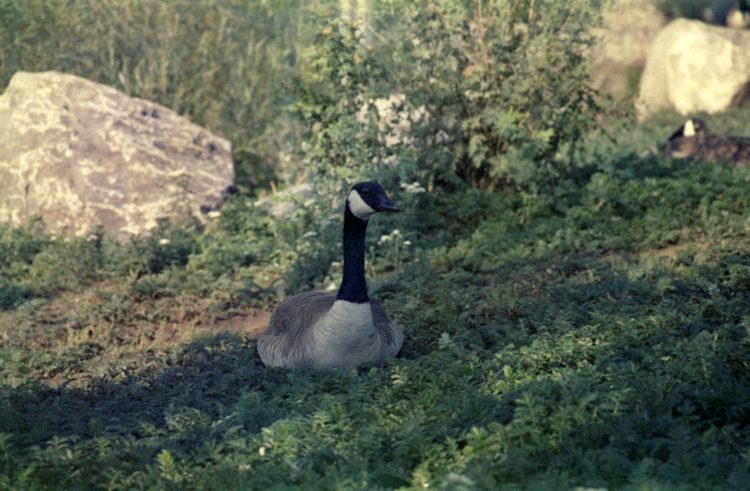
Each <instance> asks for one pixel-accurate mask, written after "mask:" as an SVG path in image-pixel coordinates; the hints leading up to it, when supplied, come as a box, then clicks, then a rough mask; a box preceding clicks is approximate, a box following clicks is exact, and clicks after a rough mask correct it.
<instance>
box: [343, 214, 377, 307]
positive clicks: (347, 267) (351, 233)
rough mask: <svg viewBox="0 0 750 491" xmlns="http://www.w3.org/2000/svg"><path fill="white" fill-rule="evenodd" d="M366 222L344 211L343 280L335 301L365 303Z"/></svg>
mask: <svg viewBox="0 0 750 491" xmlns="http://www.w3.org/2000/svg"><path fill="white" fill-rule="evenodd" d="M366 231H367V221H365V220H360V219H359V218H357V217H356V216H354V214H353V213H352V212H351V210H349V203H347V204H346V210H345V211H344V278H343V280H342V281H341V288H339V293H338V295H337V296H336V299H337V300H346V301H348V302H353V303H365V302H368V301H369V300H370V299H369V297H368V296H367V282H366V281H365V232H366Z"/></svg>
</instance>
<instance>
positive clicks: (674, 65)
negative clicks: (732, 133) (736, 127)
mask: <svg viewBox="0 0 750 491" xmlns="http://www.w3.org/2000/svg"><path fill="white" fill-rule="evenodd" d="M748 89H750V31H746V30H738V29H730V28H726V27H719V26H712V25H708V24H705V23H703V22H699V21H691V20H685V19H678V20H675V21H673V22H671V23H670V24H668V25H667V26H666V27H665V28H664V29H662V31H661V32H660V33H659V34H658V35H657V36H656V38H655V39H654V41H653V43H652V44H651V49H650V51H649V54H648V60H647V61H646V67H645V68H644V70H643V76H642V77H641V86H640V94H639V96H638V101H637V104H636V107H637V111H638V117H639V119H644V118H646V117H648V116H649V115H651V114H653V113H655V112H657V111H660V110H662V109H675V110H677V111H678V112H679V113H681V114H685V115H687V114H691V113H695V112H707V113H715V112H720V111H724V110H726V109H728V108H730V107H733V106H738V105H740V104H742V102H744V100H745V99H746V98H747V96H748Z"/></svg>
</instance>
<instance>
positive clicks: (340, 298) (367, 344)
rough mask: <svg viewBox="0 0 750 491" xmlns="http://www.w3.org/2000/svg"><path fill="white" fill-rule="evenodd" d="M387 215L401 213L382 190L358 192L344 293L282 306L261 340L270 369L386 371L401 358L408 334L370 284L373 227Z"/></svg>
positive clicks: (348, 213) (349, 206) (372, 187)
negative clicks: (372, 294)
mask: <svg viewBox="0 0 750 491" xmlns="http://www.w3.org/2000/svg"><path fill="white" fill-rule="evenodd" d="M381 211H399V210H398V208H396V206H395V205H394V204H393V202H392V201H391V200H390V198H388V196H387V194H386V193H385V191H384V190H383V188H382V187H381V186H380V185H379V184H377V183H372V182H364V183H359V184H357V185H355V186H354V187H353V188H352V190H351V191H350V192H349V194H348V196H347V200H346V205H345V209H344V233H343V249H344V251H343V252H344V272H343V278H342V282H341V287H340V288H339V291H338V293H336V294H333V293H324V292H306V293H301V294H298V295H295V296H294V297H292V298H290V299H288V300H286V301H284V302H282V303H281V305H279V307H278V308H277V309H276V311H275V312H274V313H273V315H272V316H271V321H270V324H269V327H268V331H267V332H266V334H265V335H263V336H261V337H260V338H259V340H258V353H259V355H260V358H261V360H262V361H263V363H264V364H266V365H268V366H272V367H283V368H310V369H313V370H318V371H330V370H335V369H337V368H345V367H355V366H376V365H382V364H383V363H384V362H385V361H386V360H387V359H388V358H392V357H394V356H396V354H397V353H398V351H399V350H400V349H401V345H402V343H403V340H404V336H403V332H402V330H401V328H400V327H399V326H398V325H397V324H396V323H394V322H393V321H391V320H390V319H389V318H388V314H387V313H386V311H385V309H384V308H383V306H382V304H381V303H380V302H378V301H377V300H371V299H370V298H369V296H368V294H367V282H366V280H365V268H364V261H365V233H366V229H367V222H368V220H369V218H370V216H371V215H373V214H375V213H377V212H381Z"/></svg>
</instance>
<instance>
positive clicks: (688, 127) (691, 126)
mask: <svg viewBox="0 0 750 491" xmlns="http://www.w3.org/2000/svg"><path fill="white" fill-rule="evenodd" d="M682 136H684V137H686V138H691V137H693V136H695V123H693V120H692V119H688V120H687V121H686V122H685V127H684V128H683V129H682Z"/></svg>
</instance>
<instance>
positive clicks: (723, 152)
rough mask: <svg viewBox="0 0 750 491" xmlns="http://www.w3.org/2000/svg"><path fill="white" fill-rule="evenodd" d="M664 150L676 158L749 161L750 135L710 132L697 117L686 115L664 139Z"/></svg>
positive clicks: (707, 160)
mask: <svg viewBox="0 0 750 491" xmlns="http://www.w3.org/2000/svg"><path fill="white" fill-rule="evenodd" d="M667 153H668V154H669V155H670V156H671V157H673V158H677V159H684V158H687V157H692V158H694V159H697V160H703V161H705V162H733V163H735V164H736V165H747V164H750V138H746V137H741V136H734V135H721V134H711V133H709V132H708V131H707V130H706V123H704V122H703V121H702V120H700V119H688V120H687V121H685V124H683V125H682V126H680V127H679V128H678V129H677V131H675V132H674V133H672V136H670V137H669V139H668V140H667Z"/></svg>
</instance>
